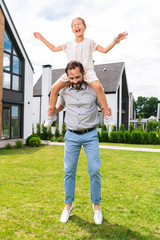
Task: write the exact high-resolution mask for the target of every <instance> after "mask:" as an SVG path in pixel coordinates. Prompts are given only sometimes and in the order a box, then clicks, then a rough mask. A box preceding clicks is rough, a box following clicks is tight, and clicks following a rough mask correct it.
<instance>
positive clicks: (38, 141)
mask: <svg viewBox="0 0 160 240" xmlns="http://www.w3.org/2000/svg"><path fill="white" fill-rule="evenodd" d="M29 145H30V146H31V147H39V146H40V145H41V139H40V138H39V137H32V138H31V139H30V140H29Z"/></svg>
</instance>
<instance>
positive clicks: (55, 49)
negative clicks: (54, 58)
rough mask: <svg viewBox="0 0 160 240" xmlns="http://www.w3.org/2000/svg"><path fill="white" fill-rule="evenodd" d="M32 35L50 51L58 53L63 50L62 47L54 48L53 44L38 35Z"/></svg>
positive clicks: (35, 33)
mask: <svg viewBox="0 0 160 240" xmlns="http://www.w3.org/2000/svg"><path fill="white" fill-rule="evenodd" d="M33 34H34V36H35V38H37V39H38V40H41V41H42V42H43V43H44V44H45V45H46V46H47V47H48V48H49V49H50V50H51V51H53V52H59V51H62V50H63V48H62V46H58V47H55V46H54V45H53V44H51V43H50V42H48V41H47V40H46V39H45V38H44V37H43V36H42V35H41V34H40V33H38V32H34V33H33Z"/></svg>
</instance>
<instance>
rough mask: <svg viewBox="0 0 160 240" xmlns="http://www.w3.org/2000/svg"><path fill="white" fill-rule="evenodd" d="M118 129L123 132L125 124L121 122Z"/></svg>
mask: <svg viewBox="0 0 160 240" xmlns="http://www.w3.org/2000/svg"><path fill="white" fill-rule="evenodd" d="M119 130H120V131H123V132H124V131H125V126H124V124H121V126H120V128H119Z"/></svg>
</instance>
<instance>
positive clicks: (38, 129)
mask: <svg viewBox="0 0 160 240" xmlns="http://www.w3.org/2000/svg"><path fill="white" fill-rule="evenodd" d="M36 129H37V131H36V134H37V135H38V136H41V125H40V123H37V124H36Z"/></svg>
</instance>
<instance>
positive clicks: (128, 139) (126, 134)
mask: <svg viewBox="0 0 160 240" xmlns="http://www.w3.org/2000/svg"><path fill="white" fill-rule="evenodd" d="M123 137H124V142H125V143H130V142H131V135H130V132H129V131H124V133H123Z"/></svg>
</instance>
